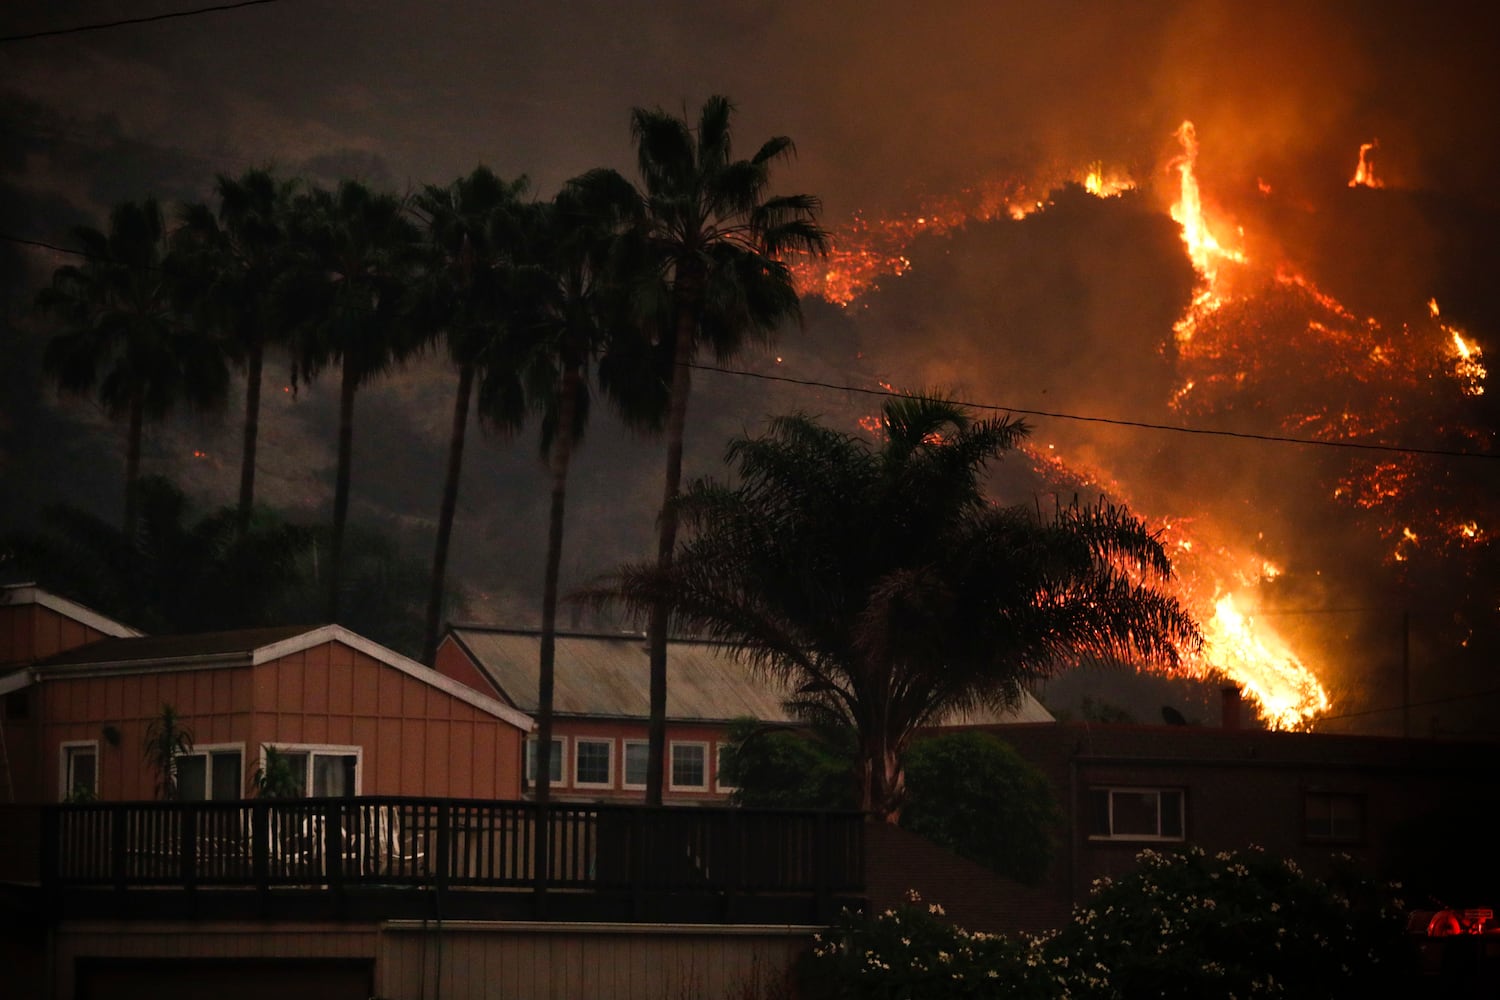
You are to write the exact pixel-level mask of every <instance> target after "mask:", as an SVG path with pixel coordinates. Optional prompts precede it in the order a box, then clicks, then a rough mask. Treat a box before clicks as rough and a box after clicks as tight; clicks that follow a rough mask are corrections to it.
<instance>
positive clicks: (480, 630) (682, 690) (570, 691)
mask: <svg viewBox="0 0 1500 1000" xmlns="http://www.w3.org/2000/svg"><path fill="white" fill-rule="evenodd" d="M449 636H450V638H451V639H452V640H453V641H454V642H455V643H457V644H458V646H459V647H460V648H461V649H462V650H463V651H464V652H465V653H467V654H468V657H469V659H470V660H471V661H473V663H474V665H475V666H476V667H477V668H478V669H479V671H480V672H481V673H483V674H484V675H485V676H486V677H487V678H489V680H490V683H492V684H494V685H495V687H496V689H497V690H498V691H499V692H500V693H501V696H502V697H503V698H505V699H506V700H507V701H509V702H510V703H511V704H512V705H515V706H516V707H517V708H518V709H520V710H521V711H523V712H527V713H530V714H535V713H536V711H537V710H538V706H537V670H538V660H539V658H540V655H541V634H540V632H537V631H535V630H530V629H506V628H496V627H492V626H484V625H455V626H453V627H452V628H451V629H450V631H449ZM556 662H557V664H558V669H557V676H556V681H555V688H554V691H553V703H552V710H553V712H554V713H556V714H557V715H560V716H588V717H591V718H613V719H646V718H648V717H649V716H650V704H651V699H650V686H649V685H650V668H649V662H648V653H647V647H646V639H645V636H643V635H641V634H639V633H620V634H614V635H609V634H587V633H559V634H558V636H557V649H556ZM787 693H788V692H787V691H786V690H785V688H783V687H782V686H780V685H779V684H778V683H777V682H776V681H775V680H772V679H769V678H765V677H762V676H759V675H756V674H754V673H752V672H751V670H750V668H749V667H747V666H746V665H745V664H744V663H742V662H741V661H740V660H738V659H737V658H736V656H735V647H734V646H733V645H730V644H728V643H723V642H716V641H713V640H708V639H672V640H670V641H669V642H668V652H667V718H669V719H673V720H676V721H696V722H729V721H732V720H734V719H737V718H743V717H746V716H748V717H750V718H754V719H760V720H761V721H763V722H791V721H793V720H792V717H791V716H790V715H788V714H787V711H786V709H785V707H783V704H782V702H783V701H784V699H785V698H786V696H787ZM966 721H967V720H966ZM974 721H976V722H1050V721H1052V716H1051V715H1050V714H1048V712H1047V710H1046V709H1044V708H1042V706H1041V704H1040V703H1038V702H1037V701H1036V699H1034V698H1032V697H1031V696H1030V695H1026V696H1024V698H1023V701H1022V704H1021V705H1020V706H1018V707H1017V708H1016V709H1015V710H1014V711H1011V712H1001V713H984V714H983V718H978V719H976V720H974ZM944 724H948V725H952V724H957V723H954V722H951V721H946V720H945V723H944Z"/></svg>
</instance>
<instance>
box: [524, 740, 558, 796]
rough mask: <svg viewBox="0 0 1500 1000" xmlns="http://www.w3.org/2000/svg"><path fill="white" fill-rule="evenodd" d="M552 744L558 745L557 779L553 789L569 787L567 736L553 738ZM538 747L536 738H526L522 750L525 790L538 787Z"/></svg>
mask: <svg viewBox="0 0 1500 1000" xmlns="http://www.w3.org/2000/svg"><path fill="white" fill-rule="evenodd" d="M552 742H553V743H556V744H557V779H556V780H555V781H553V782H552V786H551V787H553V788H567V787H568V738H567V737H566V736H553V737H552ZM536 745H537V738H536V737H535V736H528V737H526V743H525V745H524V747H523V748H522V750H521V785H522V787H524V788H535V787H536V758H537V754H536Z"/></svg>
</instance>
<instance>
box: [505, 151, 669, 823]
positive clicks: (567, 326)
mask: <svg viewBox="0 0 1500 1000" xmlns="http://www.w3.org/2000/svg"><path fill="white" fill-rule="evenodd" d="M539 209H540V211H539V213H538V215H537V216H536V218H537V219H538V220H539V222H540V223H541V225H540V227H539V230H538V233H537V236H538V239H537V241H536V249H537V252H538V260H539V262H540V264H541V266H542V269H543V271H544V272H545V273H546V275H547V276H548V287H547V294H546V295H545V296H544V298H543V299H542V300H541V302H540V303H539V304H540V306H541V316H540V318H541V327H540V332H541V335H542V336H541V338H540V340H539V341H538V342H537V351H536V353H535V354H534V356H533V360H532V364H531V365H530V366H529V373H528V374H529V378H528V381H529V382H530V383H531V384H532V385H534V386H535V389H534V391H533V392H532V393H531V400H532V404H533V405H534V406H537V407H539V408H540V409H542V411H543V420H542V450H543V452H544V453H545V454H546V456H547V461H548V466H549V469H550V472H551V478H552V489H551V502H550V505H549V511H548V522H547V558H546V568H545V570H544V573H543V582H542V628H541V639H540V652H539V660H538V665H537V680H538V684H537V706H538V707H537V747H538V757H537V760H538V766H537V772H536V785H535V797H536V801H537V802H539V803H543V804H545V803H546V802H547V801H548V800H549V799H550V797H551V789H552V774H551V768H550V760H549V755H550V753H551V748H552V702H553V691H554V687H555V677H556V648H557V604H558V584H559V579H560V576H561V567H562V547H563V527H564V515H565V511H566V507H567V492H568V472H569V469H570V467H571V464H572V460H573V451H574V449H575V448H576V447H577V445H578V444H579V443H580V442H581V441H582V439H583V432H584V428H585V427H586V425H587V423H588V416H589V411H590V409H591V405H592V401H593V399H592V393H591V391H590V379H589V373H590V370H591V368H594V367H595V366H594V365H593V362H594V361H595V359H598V364H597V369H596V370H597V372H598V376H599V386H600V388H601V389H602V390H603V392H604V394H605V395H606V396H607V397H609V398H610V399H611V401H612V402H613V403H614V404H615V406H616V407H617V408H618V409H619V410H620V412H621V414H622V415H623V416H624V418H625V420H626V422H627V423H629V424H633V425H636V426H645V427H652V426H654V425H655V423H656V422H657V421H658V419H659V417H660V413H661V409H662V407H661V405H660V403H661V402H662V397H661V395H660V393H659V392H654V391H653V385H652V379H651V378H650V377H649V376H650V375H651V372H650V371H649V369H646V368H643V367H642V366H641V365H640V364H639V362H640V361H641V360H647V361H649V352H648V351H647V350H646V349H645V348H646V345H645V344H643V343H642V342H641V341H640V339H639V338H638V337H637V336H636V329H637V328H636V327H635V326H634V325H633V324H632V323H631V322H630V309H631V302H630V298H629V294H628V293H629V290H630V288H631V287H632V286H633V285H634V284H635V281H634V279H633V276H632V274H631V272H630V270H629V269H630V268H631V267H632V266H637V265H639V264H640V263H641V262H642V260H643V258H641V257H640V256H639V255H633V254H629V253H622V252H620V248H621V243H622V237H623V236H624V235H625V234H626V233H628V232H630V231H632V230H633V229H635V228H638V226H639V223H640V222H641V216H640V202H639V200H638V198H637V197H636V194H635V191H634V190H633V189H632V188H631V186H630V184H629V182H628V181H626V180H625V179H624V178H623V177H621V176H620V175H619V174H618V173H616V172H614V171H612V170H594V171H590V172H589V173H587V174H584V175H582V176H580V177H576V178H574V179H573V180H571V181H569V182H568V183H567V185H566V186H564V188H563V189H562V190H561V191H560V192H558V194H557V195H556V196H555V197H554V198H553V200H552V201H551V203H550V204H547V205H543V206H539ZM643 376H646V377H643ZM655 381H656V383H657V384H658V385H659V384H660V379H659V377H658V378H657V379H656V380H655Z"/></svg>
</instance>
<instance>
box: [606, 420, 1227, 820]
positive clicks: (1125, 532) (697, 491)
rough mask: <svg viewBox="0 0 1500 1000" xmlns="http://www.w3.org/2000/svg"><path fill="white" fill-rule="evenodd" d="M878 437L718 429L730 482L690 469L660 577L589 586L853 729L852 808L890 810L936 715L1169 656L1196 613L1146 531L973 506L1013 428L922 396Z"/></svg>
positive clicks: (633, 575) (804, 428)
mask: <svg viewBox="0 0 1500 1000" xmlns="http://www.w3.org/2000/svg"><path fill="white" fill-rule="evenodd" d="M884 428H885V434H886V438H885V441H884V442H883V443H882V444H881V445H879V446H877V447H871V446H870V444H869V443H868V442H867V441H865V440H863V439H861V438H855V437H853V436H850V435H847V434H843V433H839V432H836V431H833V430H829V429H828V428H825V427H822V426H820V425H819V424H817V423H816V422H815V421H813V420H812V419H810V418H808V417H805V416H800V415H799V416H792V417H783V418H781V419H778V420H776V421H773V422H772V424H771V426H770V429H769V431H768V432H767V433H765V434H764V435H762V436H760V437H753V438H743V439H739V440H736V441H734V442H732V443H731V445H730V448H729V456H728V457H729V461H730V463H731V464H732V465H733V466H734V468H735V471H736V472H737V474H738V485H736V486H733V487H730V486H724V485H719V484H716V483H714V482H712V481H699V482H696V483H694V484H693V485H692V486H691V487H690V488H689V490H688V491H687V492H686V493H684V494H683V496H682V497H681V498H680V500H679V502H678V509H679V510H680V511H681V513H682V516H683V518H684V519H685V521H686V523H687V524H688V526H689V528H690V531H691V535H690V537H689V538H688V540H687V541H686V542H684V544H683V545H682V546H681V547H680V548H679V549H678V551H677V553H676V556H677V558H676V560H675V562H674V563H673V564H672V565H671V567H670V568H669V569H668V570H667V571H665V572H663V571H662V570H661V569H660V567H659V566H656V565H652V564H641V565H637V566H631V567H626V568H625V569H624V570H622V571H621V573H620V574H619V576H618V578H617V579H616V581H615V582H614V585H613V587H612V588H610V589H607V590H605V591H603V592H600V593H596V594H595V595H594V596H595V597H596V599H602V600H609V599H617V600H618V599H623V601H624V603H625V604H626V606H627V607H628V608H630V609H631V610H632V611H633V612H634V613H635V614H636V615H637V617H644V616H646V615H648V614H653V613H654V612H655V609H656V608H657V607H659V606H661V605H662V604H663V603H667V604H669V605H670V607H671V608H672V614H673V618H674V621H675V623H676V624H678V625H681V626H686V627H689V628H692V629H695V630H698V631H701V632H703V633H705V634H707V635H710V636H712V637H713V638H716V639H719V640H722V641H725V642H727V643H729V644H731V645H732V646H733V647H734V648H736V649H738V650H739V651H740V653H741V655H742V656H743V657H744V658H745V659H746V660H747V661H748V662H749V664H750V665H751V666H752V667H754V668H757V669H759V670H761V671H763V672H764V673H766V674H768V675H770V676H773V677H776V678H778V679H780V680H781V681H783V682H784V683H785V684H786V687H787V689H788V690H790V691H792V692H793V694H792V695H791V697H790V699H789V701H788V708H789V709H790V710H791V711H792V712H794V713H795V714H797V715H799V716H801V717H802V718H804V719H807V720H809V721H812V722H818V723H824V724H831V725H833V726H835V727H837V728H840V729H843V730H845V731H847V732H851V733H853V734H854V736H855V741H856V746H857V755H858V756H857V759H858V762H859V767H858V769H857V770H858V777H859V781H860V789H859V794H860V803H861V806H862V808H864V809H865V810H866V811H868V812H870V813H871V814H872V815H874V816H876V817H878V818H881V819H884V820H886V821H888V822H894V821H895V820H896V819H897V818H898V816H899V813H900V808H901V803H902V799H903V775H902V770H901V754H902V751H903V750H904V749H905V748H906V746H907V743H908V741H909V740H910V739H911V737H912V735H913V733H914V732H915V731H916V730H917V729H918V728H920V727H922V726H924V725H928V724H930V723H932V722H933V721H934V720H936V719H937V718H939V717H940V716H942V715H944V714H945V713H947V712H949V711H951V710H954V709H966V708H972V707H976V706H979V705H991V706H1004V705H1009V704H1014V703H1015V702H1016V700H1017V699H1018V698H1019V697H1020V696H1021V694H1022V692H1023V690H1024V687H1025V685H1026V683H1027V682H1028V681H1030V680H1032V679H1035V678H1040V677H1045V676H1047V675H1049V674H1051V673H1053V672H1055V671H1056V670H1058V669H1061V668H1063V667H1065V666H1068V665H1071V664H1075V663H1077V662H1079V661H1080V660H1100V661H1119V660H1131V659H1137V660H1141V659H1143V660H1152V661H1157V662H1162V663H1165V664H1168V665H1175V664H1176V663H1177V662H1178V655H1179V654H1178V649H1179V647H1180V646H1181V647H1186V648H1189V649H1192V648H1195V647H1196V646H1197V645H1198V644H1199V642H1200V641H1201V640H1200V637H1199V634H1198V630H1197V626H1196V625H1195V624H1194V623H1193V621H1192V620H1191V618H1189V616H1188V615H1187V614H1186V613H1185V612H1184V611H1183V610H1182V609H1181V607H1179V605H1178V604H1177V601H1176V599H1175V598H1172V597H1169V596H1166V595H1164V594H1162V593H1161V592H1159V591H1157V590H1156V589H1154V588H1153V586H1152V585H1151V581H1153V580H1164V579H1166V578H1168V577H1169V575H1170V572H1171V566H1170V563H1169V561H1168V558H1167V555H1166V552H1165V550H1164V548H1163V547H1162V545H1161V542H1160V540H1159V539H1158V538H1157V536H1156V535H1155V534H1153V533H1152V532H1151V531H1149V530H1148V529H1147V528H1146V527H1145V526H1144V525H1143V524H1142V523H1141V522H1140V521H1139V520H1137V519H1135V518H1133V517H1132V516H1130V515H1129V514H1128V513H1126V512H1125V511H1123V510H1121V509H1119V508H1115V507H1109V506H1104V505H1100V506H1089V507H1082V506H1073V507H1067V508H1064V509H1062V510H1060V511H1058V513H1057V514H1056V516H1055V517H1052V518H1043V517H1041V516H1039V514H1038V513H1037V512H1035V511H1034V510H1032V509H1030V508H1027V507H1003V506H998V505H995V504H993V503H991V502H990V501H989V499H988V498H987V496H986V495H985V492H984V489H983V485H982V482H981V474H982V473H983V471H984V469H985V467H986V466H987V464H988V463H989V462H991V461H992V460H994V459H995V458H997V457H998V456H999V455H1001V454H1002V453H1003V452H1004V451H1005V450H1007V449H1008V448H1010V447H1011V446H1012V445H1013V444H1014V443H1015V442H1017V441H1018V440H1019V439H1020V438H1021V437H1022V436H1023V435H1024V434H1025V432H1026V428H1025V425H1024V424H1021V423H1019V422H1011V421H1009V420H1003V419H1002V420H990V421H980V422H971V420H970V419H969V416H968V414H967V413H966V412H965V411H964V409H963V408H962V407H959V406H957V405H955V404H952V403H949V402H946V401H943V400H937V399H928V398H920V397H906V398H900V399H893V400H891V401H890V402H888V403H887V404H886V406H885V409H884Z"/></svg>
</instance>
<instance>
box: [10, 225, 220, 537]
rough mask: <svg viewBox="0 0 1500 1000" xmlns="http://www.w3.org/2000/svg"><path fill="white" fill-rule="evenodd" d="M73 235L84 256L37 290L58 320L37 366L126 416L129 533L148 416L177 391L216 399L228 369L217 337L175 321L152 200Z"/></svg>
mask: <svg viewBox="0 0 1500 1000" xmlns="http://www.w3.org/2000/svg"><path fill="white" fill-rule="evenodd" d="M74 237H75V238H76V239H77V240H78V242H79V243H80V244H81V245H82V247H83V249H82V256H83V258H84V260H83V263H81V264H77V265H73V264H69V265H65V266H63V267H59V268H58V269H57V270H56V271H54V272H53V275H52V283H51V284H50V285H49V286H48V287H46V288H44V289H42V290H41V292H39V293H38V295H37V299H36V302H37V306H38V307H39V308H40V309H41V310H42V311H43V312H44V313H46V314H48V315H49V316H50V317H51V319H52V320H53V321H54V322H55V323H56V324H57V327H58V329H57V332H56V333H55V334H54V336H53V337H52V339H51V340H50V341H49V342H48V344H47V347H46V351H45V353H44V354H43V359H42V360H43V366H44V369H45V370H46V372H47V374H48V376H49V377H50V378H52V379H53V380H54V381H56V382H57V384H58V386H59V387H60V388H61V389H62V390H63V391H64V392H66V393H72V394H77V395H88V394H97V396H98V398H99V401H100V402H101V403H103V405H104V408H105V412H107V413H108V414H109V416H110V417H111V418H113V419H117V420H118V419H121V418H123V419H125V421H126V424H127V428H128V429H127V431H126V447H125V517H124V529H125V533H126V535H127V536H129V535H131V534H133V533H134V531H135V524H136V512H137V507H138V500H137V492H138V491H137V483H138V482H139V480H140V470H141V440H142V436H143V430H144V426H145V422H146V421H147V420H160V419H163V418H164V417H165V416H166V415H167V414H168V413H170V412H171V410H172V409H173V407H174V406H175V405H176V404H177V403H178V402H179V401H182V400H186V401H187V402H188V403H190V404H192V405H194V406H198V407H201V408H207V407H211V406H216V405H219V404H222V403H223V401H224V398H225V396H226V393H227V392H228V387H229V368H228V365H227V363H226V361H225V358H224V354H223V351H222V349H221V347H220V345H219V344H218V343H217V342H216V341H215V340H214V339H213V338H211V337H209V336H208V335H207V334H205V333H203V332H201V331H200V330H198V329H197V328H195V327H194V326H191V325H188V324H186V323H184V322H182V320H181V316H180V314H179V311H178V309H177V308H176V302H175V299H176V292H177V288H176V287H175V284H174V275H173V272H172V270H171V269H170V268H169V267H168V266H167V265H166V260H167V255H168V234H167V230H166V224H165V222H164V220H163V217H162V212H161V208H160V206H159V205H158V204H157V203H156V201H155V200H152V199H147V200H146V201H143V202H139V203H137V202H122V203H121V204H119V205H117V206H115V208H114V210H113V211H111V213H110V219H109V233H108V235H106V234H104V233H102V232H100V231H99V230H97V229H93V228H91V227H88V226H81V227H79V228H77V229H75V230H74Z"/></svg>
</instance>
